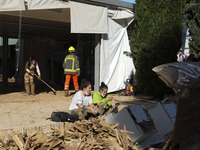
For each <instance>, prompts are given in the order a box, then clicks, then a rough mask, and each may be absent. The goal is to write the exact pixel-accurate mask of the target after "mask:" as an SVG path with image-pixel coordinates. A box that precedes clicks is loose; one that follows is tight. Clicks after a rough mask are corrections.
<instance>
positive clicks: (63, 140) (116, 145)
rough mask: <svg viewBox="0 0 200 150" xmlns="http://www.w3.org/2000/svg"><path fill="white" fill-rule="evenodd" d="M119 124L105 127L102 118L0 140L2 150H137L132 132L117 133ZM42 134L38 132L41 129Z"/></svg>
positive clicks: (64, 124)
mask: <svg viewBox="0 0 200 150" xmlns="http://www.w3.org/2000/svg"><path fill="white" fill-rule="evenodd" d="M117 126H119V123H117V122H116V123H114V124H107V123H106V122H105V121H104V120H103V119H102V118H100V117H99V118H98V119H96V118H93V119H91V120H82V121H77V122H75V123H68V122H67V123H60V127H59V129H56V128H53V127H51V126H50V127H49V129H48V131H47V130H46V129H44V128H43V129H42V131H39V130H26V131H25V132H24V133H18V134H16V133H15V134H14V136H13V135H12V136H10V137H6V138H7V139H6V141H3V140H1V139H0V149H2V150H8V149H12V150H18V149H20V150H27V149H29V150H35V149H38V150H39V149H40V150H41V149H42V150H50V149H54V150H57V149H59V150H60V149H77V150H90V149H111V150H114V149H116V150H120V149H121V148H122V149H124V150H130V149H132V150H137V147H136V145H133V143H132V142H131V140H130V138H129V136H128V134H133V132H129V131H126V127H125V126H124V130H118V129H116V127H117ZM40 130H41V129H40Z"/></svg>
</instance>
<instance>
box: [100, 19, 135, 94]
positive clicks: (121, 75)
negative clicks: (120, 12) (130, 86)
mask: <svg viewBox="0 0 200 150" xmlns="http://www.w3.org/2000/svg"><path fill="white" fill-rule="evenodd" d="M120 22H121V23H120V24H119V23H117V22H115V21H113V20H112V19H110V18H109V19H108V26H109V32H108V34H104V35H102V38H101V48H100V82H104V83H105V84H107V85H108V92H114V91H118V90H121V89H124V88H125V83H124V82H125V81H126V79H129V78H130V75H131V74H134V73H135V67H134V64H133V59H132V58H130V57H128V56H126V55H125V54H123V53H124V51H128V52H130V46H129V40H128V34H127V30H126V27H122V24H124V22H126V21H124V20H121V21H120Z"/></svg>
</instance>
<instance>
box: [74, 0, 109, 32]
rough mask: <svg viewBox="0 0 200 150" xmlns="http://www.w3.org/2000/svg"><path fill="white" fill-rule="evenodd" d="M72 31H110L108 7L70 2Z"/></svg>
mask: <svg viewBox="0 0 200 150" xmlns="http://www.w3.org/2000/svg"><path fill="white" fill-rule="evenodd" d="M70 5H71V9H70V15H71V33H108V23H107V18H108V17H107V8H106V7H100V6H95V5H88V4H83V3H78V2H72V1H71V2H70Z"/></svg>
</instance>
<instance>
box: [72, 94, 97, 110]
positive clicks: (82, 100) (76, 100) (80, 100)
mask: <svg viewBox="0 0 200 150" xmlns="http://www.w3.org/2000/svg"><path fill="white" fill-rule="evenodd" d="M92 103H93V101H92V96H91V95H89V96H84V95H83V93H82V91H78V92H77V93H76V94H75V95H74V97H73V98H72V103H71V105H70V106H69V110H74V109H77V108H78V105H77V104H83V106H88V105H89V104H92Z"/></svg>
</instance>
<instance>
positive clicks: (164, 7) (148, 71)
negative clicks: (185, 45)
mask: <svg viewBox="0 0 200 150" xmlns="http://www.w3.org/2000/svg"><path fill="white" fill-rule="evenodd" d="M184 6H185V1H184V0H164V1H163V0H136V10H135V14H136V22H135V30H134V32H133V33H132V38H131V42H130V44H131V50H132V52H133V58H134V60H135V67H136V81H137V83H138V86H139V88H140V90H141V91H143V92H144V94H147V95H150V96H154V97H158V98H163V96H164V95H165V94H169V93H170V92H171V90H170V89H169V88H168V87H167V86H166V85H165V84H164V82H162V81H161V80H160V79H159V78H158V76H157V75H156V74H155V73H154V72H153V71H152V68H153V67H155V66H157V65H160V64H165V63H170V62H175V61H176V55H177V52H178V50H179V49H180V47H181V44H182V43H181V41H182V40H181V36H182V19H183V10H184Z"/></svg>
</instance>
